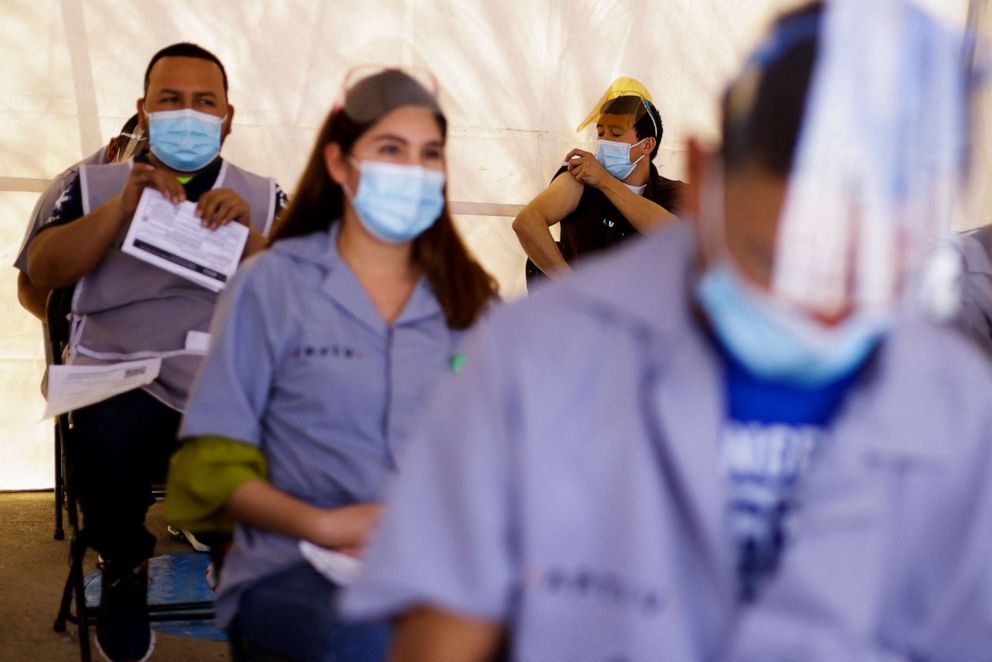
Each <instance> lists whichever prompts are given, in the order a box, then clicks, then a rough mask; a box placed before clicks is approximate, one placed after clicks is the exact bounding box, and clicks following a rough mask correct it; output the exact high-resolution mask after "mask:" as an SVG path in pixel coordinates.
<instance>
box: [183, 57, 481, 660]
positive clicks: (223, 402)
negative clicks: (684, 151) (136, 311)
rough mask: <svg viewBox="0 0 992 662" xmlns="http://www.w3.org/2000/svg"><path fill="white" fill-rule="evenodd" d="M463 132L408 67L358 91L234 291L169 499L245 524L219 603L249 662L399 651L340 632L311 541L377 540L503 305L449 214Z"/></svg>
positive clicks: (335, 116) (352, 547) (193, 512)
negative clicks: (453, 164) (428, 431)
mask: <svg viewBox="0 0 992 662" xmlns="http://www.w3.org/2000/svg"><path fill="white" fill-rule="evenodd" d="M445 130H446V122H445V118H444V115H443V114H442V112H441V109H440V107H439V106H438V103H437V100H436V97H435V95H434V94H433V93H432V92H430V91H428V89H427V87H426V86H424V85H423V84H421V83H420V82H418V81H417V80H416V79H414V78H413V77H412V76H410V75H409V74H407V73H405V72H402V71H400V70H396V69H386V70H381V71H378V72H377V73H375V74H372V75H369V76H366V77H364V78H362V79H361V80H359V81H358V82H356V83H355V84H354V85H351V86H348V87H347V91H346V92H345V95H344V100H343V102H342V104H341V105H339V106H337V107H335V108H334V110H332V111H331V113H330V115H329V117H328V118H327V121H326V122H325V123H324V126H323V128H322V129H321V131H320V134H319V136H318V139H317V143H316V146H315V148H314V151H313V154H312V155H311V158H310V161H309V163H308V165H307V167H306V170H305V171H304V173H303V177H302V179H301V181H300V185H299V186H298V188H297V190H296V193H295V195H294V197H293V201H292V203H291V205H290V207H289V208H288V209H287V210H286V214H285V216H284V218H283V220H282V222H281V225H280V226H279V227H278V228H277V230H276V232H275V234H274V237H273V240H272V244H271V247H270V249H269V250H268V251H266V252H265V253H263V254H262V255H261V256H260V257H259V258H258V259H257V260H254V261H253V262H251V263H250V264H248V265H246V266H245V268H244V269H243V270H242V271H241V272H240V273H239V274H238V276H237V277H236V278H235V280H234V281H233V282H232V283H231V285H230V286H229V287H228V288H227V290H226V291H225V293H224V296H223V300H222V303H221V304H220V307H219V311H218V314H217V316H216V318H215V320H214V330H213V332H214V334H215V335H214V338H215V341H214V345H213V347H212V348H211V350H210V352H209V354H208V356H207V358H206V360H205V363H204V368H203V370H202V371H201V373H200V376H199V380H198V382H197V384H196V386H195V387H194V391H193V395H192V396H191V398H190V404H189V407H188V409H187V412H186V417H185V420H184V423H183V427H182V430H181V433H180V436H181V438H183V439H185V443H184V445H183V447H182V448H181V450H180V451H179V452H178V454H177V455H176V458H175V460H174V461H173V463H172V465H171V471H170V478H169V501H168V505H167V508H168V516H169V517H170V518H171V519H173V520H174V521H175V522H176V523H177V524H181V525H182V526H183V528H187V529H193V530H196V529H197V528H201V527H203V528H212V527H213V528H215V527H216V526H217V525H218V521H220V523H223V520H228V522H230V521H233V522H235V523H236V525H237V527H236V533H235V543H234V546H233V548H232V551H231V552H230V554H229V555H228V557H227V560H226V563H225V566H224V570H223V573H222V576H221V581H220V587H219V591H218V595H217V615H218V620H219V622H220V625H221V626H223V627H225V628H227V629H228V630H229V632H230V633H231V635H232V636H231V640H232V652H233V654H234V656H235V659H247V660H252V659H265V660H271V659H306V660H376V659H381V657H382V656H383V652H384V650H385V645H386V639H387V635H388V631H387V629H386V627H385V625H383V624H362V625H344V624H342V623H341V622H340V621H339V620H338V618H337V615H336V611H335V606H334V605H335V596H336V594H337V592H338V591H339V586H338V585H337V584H336V583H335V582H333V581H331V580H330V579H327V578H325V576H324V575H322V574H320V573H319V572H317V571H316V570H315V569H314V568H313V567H311V566H310V565H309V564H308V562H307V561H306V560H304V557H303V556H302V553H301V546H300V543H301V541H306V542H307V543H310V544H312V545H316V546H318V547H322V548H327V549H331V550H337V551H342V552H345V553H348V554H355V553H356V552H357V551H359V550H360V549H361V548H362V546H363V545H364V543H365V540H366V536H367V535H368V533H369V531H370V530H371V528H372V526H373V524H374V523H375V521H376V518H377V516H378V513H379V505H378V503H377V502H378V500H379V499H380V496H381V489H382V484H383V482H384V481H385V479H386V478H387V476H388V475H389V474H390V473H392V472H394V471H395V470H396V469H397V464H396V458H397V454H398V453H399V452H400V451H401V450H402V446H403V443H404V440H405V437H406V433H407V428H408V426H409V424H410V422H411V421H412V420H413V419H414V418H415V416H416V415H417V413H418V412H419V410H420V409H421V407H422V403H423V400H424V398H425V396H426V394H427V393H428V392H429V391H430V389H431V388H432V386H433V385H434V382H435V381H436V380H437V379H438V378H439V377H440V376H441V375H442V374H443V373H445V372H446V371H448V370H452V369H457V367H458V364H459V358H458V356H457V354H456V348H457V346H458V343H459V339H460V337H461V336H462V334H463V332H464V331H465V330H466V329H468V328H469V327H470V326H471V325H472V324H473V323H474V322H475V321H476V320H477V319H478V318H479V316H480V315H481V314H482V313H483V310H484V309H485V307H486V306H487V305H488V303H489V302H490V301H491V300H492V299H493V298H494V297H495V285H494V283H493V280H492V279H491V278H490V277H489V275H488V274H486V273H485V272H484V271H483V270H482V268H481V267H480V266H479V265H478V264H477V263H476V262H475V261H474V260H473V259H472V258H471V257H470V256H469V254H468V253H467V251H466V249H465V247H464V246H463V244H462V243H461V241H460V239H459V238H458V235H457V233H456V231H455V229H454V226H453V224H452V220H451V217H450V215H449V214H448V211H447V208H446V201H445V159H444V146H445ZM304 548H306V546H305V545H304Z"/></svg>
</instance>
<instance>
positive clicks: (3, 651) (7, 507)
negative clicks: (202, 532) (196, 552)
mask: <svg viewBox="0 0 992 662" xmlns="http://www.w3.org/2000/svg"><path fill="white" fill-rule="evenodd" d="M52 499H53V497H52V493H51V492H26V493H0V662H21V661H22V660H23V661H34V660H44V661H45V662H61V661H63V660H65V661H66V662H68V661H71V660H78V659H79V645H78V644H77V640H76V636H75V629H74V628H73V626H72V625H71V624H70V625H69V627H68V629H67V632H66V633H64V634H56V633H55V632H53V631H52V622H53V621H54V619H55V614H56V612H57V611H58V602H59V597H60V596H61V594H62V586H63V584H64V583H65V577H66V572H67V571H68V565H67V558H68V553H69V543H68V542H65V541H56V540H54V539H53V538H52V531H53V517H54V515H53V502H52ZM148 528H149V530H150V531H151V532H152V533H154V534H155V535H156V536H157V537H158V539H159V546H158V549H157V550H156V553H159V554H160V553H163V552H168V551H188V550H189V547H188V546H187V545H184V544H180V543H177V542H175V541H173V540H171V539H170V538H169V537H168V536H167V535H166V532H165V524H164V522H163V521H162V513H161V505H155V506H153V507H152V509H151V511H150V512H149V517H148ZM95 561H96V554H94V553H93V552H90V553H89V554H87V572H88V571H89V570H90V569H92V567H93V566H94V563H95ZM155 636H156V644H155V653H154V655H153V656H152V659H153V660H163V661H165V660H169V661H171V660H183V661H186V660H189V661H190V662H197V661H199V660H226V659H228V654H227V644H226V643H223V642H216V641H205V640H201V639H189V638H185V637H176V636H169V635H163V634H161V633H156V635H155ZM92 650H93V656H94V657H93V659H94V660H97V659H99V655H98V653H97V652H96V647H95V646H93V648H92Z"/></svg>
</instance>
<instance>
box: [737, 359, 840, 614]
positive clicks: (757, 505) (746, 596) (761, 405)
mask: <svg viewBox="0 0 992 662" xmlns="http://www.w3.org/2000/svg"><path fill="white" fill-rule="evenodd" d="M723 358H724V363H725V366H726V388H727V404H728V419H727V421H726V423H725V424H724V427H723V430H722V440H721V441H722V443H721V459H722V468H723V472H724V475H725V476H726V478H727V480H728V482H729V497H730V502H729V504H728V508H727V515H728V520H729V526H730V530H731V532H732V534H733V538H734V540H735V542H736V546H737V571H738V579H739V586H740V596H741V599H743V600H744V601H746V602H750V601H752V600H754V599H755V598H756V597H757V595H758V593H759V592H760V590H761V588H762V587H763V586H764V585H765V583H766V582H767V581H768V580H769V579H770V578H771V577H773V576H774V573H775V570H776V569H777V567H778V564H779V560H780V558H781V555H782V552H783V550H784V549H785V547H786V545H787V544H788V541H789V539H790V537H791V525H792V518H793V514H794V512H795V510H796V508H797V507H798V505H797V503H796V502H795V498H794V497H795V489H796V487H797V485H798V484H799V483H800V481H801V480H802V478H803V476H805V475H806V474H807V472H808V471H809V469H810V467H811V466H812V465H813V463H814V462H815V459H816V456H817V454H818V452H819V451H820V450H821V449H822V447H823V446H824V444H825V443H826V438H827V429H828V425H829V423H830V421H831V420H832V418H833V417H834V415H835V414H836V412H837V410H838V409H839V407H840V405H841V402H842V400H843V397H844V395H845V394H846V393H847V392H848V390H849V388H850V386H851V385H852V384H853V383H854V381H855V380H856V379H857V375H858V373H857V372H855V373H854V374H851V375H847V376H845V377H842V378H841V379H838V380H836V381H834V382H831V383H829V384H826V385H824V386H820V387H813V388H811V387H804V386H796V385H792V384H787V383H783V382H775V381H769V380H764V379H760V378H758V377H756V376H754V375H753V374H751V373H750V372H749V371H748V370H747V369H746V368H745V367H744V366H742V365H741V364H739V363H737V362H736V361H735V360H734V359H733V357H731V356H729V355H728V354H727V353H726V352H723Z"/></svg>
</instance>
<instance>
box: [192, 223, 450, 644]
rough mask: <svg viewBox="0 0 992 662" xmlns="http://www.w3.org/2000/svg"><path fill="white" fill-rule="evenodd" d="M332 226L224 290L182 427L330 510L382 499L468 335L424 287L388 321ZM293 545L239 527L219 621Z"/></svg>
mask: <svg viewBox="0 0 992 662" xmlns="http://www.w3.org/2000/svg"><path fill="white" fill-rule="evenodd" d="M337 227H338V225H337V224H335V225H334V226H333V228H332V230H331V231H330V232H325V233H317V234H312V235H308V236H306V237H299V238H293V239H286V240H283V241H279V242H277V243H276V244H274V246H273V247H272V248H271V249H270V250H268V251H266V252H264V253H262V254H260V255H259V256H257V257H254V258H252V259H251V260H250V261H249V262H247V263H246V264H245V265H244V266H243V267H242V269H241V270H240V271H239V272H238V274H237V276H236V277H235V278H234V280H233V281H232V282H231V284H230V285H229V286H228V287H227V288H226V289H225V290H224V292H223V294H222V296H221V299H220V302H219V304H218V309H217V312H216V315H215V317H214V321H213V325H212V330H211V333H212V337H213V345H212V347H211V348H210V351H209V353H208V354H207V357H206V359H205V360H204V362H203V367H202V369H201V371H200V373H199V376H198V378H197V381H196V383H195V385H194V387H193V391H192V393H191V395H190V398H189V403H188V405H187V408H186V417H185V419H184V421H183V426H182V429H181V431H180V437H182V438H186V437H192V436H203V435H219V436H224V437H230V438H232V439H238V440H242V441H245V442H248V443H250V444H255V445H257V446H259V447H260V448H261V449H262V451H263V452H264V453H265V456H266V458H267V460H268V463H269V480H270V481H271V483H272V484H273V485H274V486H275V487H277V488H279V489H280V490H283V491H284V492H287V493H289V494H291V495H293V496H295V497H297V498H300V499H303V500H305V501H307V502H309V503H312V504H315V505H317V506H320V507H324V508H332V507H336V506H343V505H347V504H353V503H360V502H369V501H377V500H379V499H380V498H381V489H382V484H383V481H384V480H385V478H386V476H387V475H388V474H389V473H390V472H391V471H393V470H394V469H395V461H394V457H395V453H396V451H397V450H398V449H399V448H400V447H401V446H402V444H403V442H404V440H405V439H406V436H407V430H408V428H409V427H410V423H411V421H412V420H413V419H414V418H415V417H416V416H417V415H418V413H419V412H420V411H421V409H422V408H423V406H424V405H425V400H426V397H427V393H428V392H429V391H430V389H431V388H432V387H433V386H434V384H435V382H437V380H438V378H439V377H440V376H441V375H442V374H443V373H444V372H445V371H448V370H450V368H449V365H450V362H451V359H452V356H453V355H454V353H455V347H456V345H457V344H458V341H459V338H460V336H461V333H460V332H458V331H453V330H451V329H449V328H448V326H447V323H446V320H445V317H444V313H443V311H442V310H441V307H440V305H439V303H438V301H437V299H436V298H435V296H434V294H433V291H432V290H431V289H430V287H429V285H428V284H427V281H426V280H425V279H421V281H420V282H419V283H418V284H417V286H416V287H415V289H414V291H413V293H412V295H411V296H410V299H409V300H408V301H407V303H406V306H405V308H404V309H403V311H402V313H401V314H400V316H399V318H398V319H397V320H396V321H395V322H394V323H393V325H392V326H387V325H386V323H385V322H384V321H383V319H382V317H381V316H380V315H379V313H378V312H377V311H376V309H375V307H374V305H373V303H372V301H371V299H369V297H368V295H367V294H366V293H365V291H364V290H363V289H362V286H361V284H360V283H359V282H358V279H357V278H356V277H355V275H354V273H353V272H352V271H351V269H350V268H349V267H348V266H347V265H346V264H345V262H344V261H343V260H342V259H341V256H340V255H339V253H338V251H337V241H336V240H337ZM297 543H298V541H297V540H293V539H290V538H288V537H285V536H282V535H278V534H275V533H272V532H268V531H263V530H259V529H254V528H252V527H249V526H239V527H238V528H237V530H236V532H235V544H234V548H233V550H232V551H231V553H230V554H229V555H228V557H227V559H226V561H225V564H224V572H223V577H222V581H221V586H220V591H219V593H218V596H217V617H218V621H219V623H220V625H221V626H226V625H227V624H228V623H229V622H230V620H231V618H232V617H233V615H234V613H235V612H236V611H237V602H238V597H239V596H240V594H241V593H242V591H243V590H244V589H245V588H246V587H247V586H248V585H250V584H251V583H253V582H255V581H257V580H258V579H260V578H261V577H263V576H265V575H268V574H270V573H273V572H276V571H279V570H281V569H283V568H285V567H286V566H287V565H290V564H292V563H294V562H297V561H299V560H300V559H301V558H302V557H301V556H300V554H299V551H298V549H297Z"/></svg>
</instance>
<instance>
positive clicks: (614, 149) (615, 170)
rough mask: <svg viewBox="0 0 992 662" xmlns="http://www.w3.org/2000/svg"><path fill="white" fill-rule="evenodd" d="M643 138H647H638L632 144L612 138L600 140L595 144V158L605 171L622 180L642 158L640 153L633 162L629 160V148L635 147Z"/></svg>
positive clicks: (628, 175)
mask: <svg viewBox="0 0 992 662" xmlns="http://www.w3.org/2000/svg"><path fill="white" fill-rule="evenodd" d="M645 140H647V138H644V139H643V140H638V141H637V142H636V143H634V144H633V145H629V144H627V143H621V142H616V141H614V140H600V141H599V142H598V144H597V146H596V160H597V161H599V162H600V164H602V166H603V167H604V168H606V172H608V173H610V174H611V175H612V176H614V177H616V178H617V179H619V180H621V181H623V180H624V179H627V178H628V177H630V173H632V172H634V168H636V167H637V164H638V163H640V162H641V159H643V158H644V155H643V154H641V156H640V158H638V159H637V160H636V161H634V162H631V160H630V150H631V149H633V148H634V147H637V146H638V145H640V144H641V143H642V142H644V141H645Z"/></svg>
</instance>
